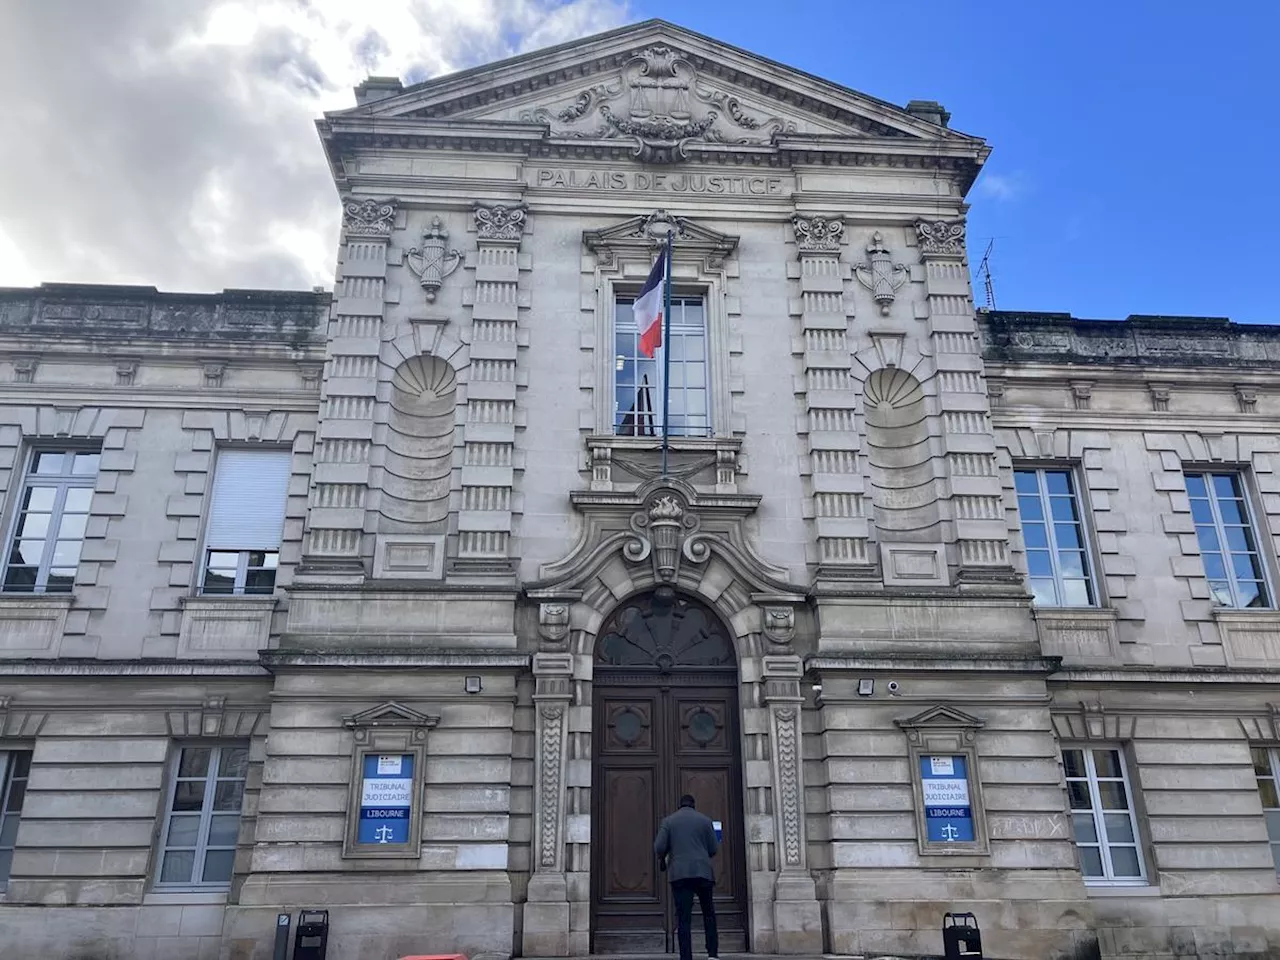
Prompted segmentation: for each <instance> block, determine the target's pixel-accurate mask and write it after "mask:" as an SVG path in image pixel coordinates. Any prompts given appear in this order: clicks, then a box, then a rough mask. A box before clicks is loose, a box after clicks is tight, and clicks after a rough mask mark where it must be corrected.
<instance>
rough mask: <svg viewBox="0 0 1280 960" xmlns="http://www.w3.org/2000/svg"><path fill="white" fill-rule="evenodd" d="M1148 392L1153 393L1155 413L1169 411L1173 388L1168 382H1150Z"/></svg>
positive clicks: (1152, 401)
mask: <svg viewBox="0 0 1280 960" xmlns="http://www.w3.org/2000/svg"><path fill="white" fill-rule="evenodd" d="M1147 392H1148V393H1150V394H1151V409H1152V411H1153V412H1155V413H1167V412H1168V411H1169V398H1170V397H1171V396H1172V395H1173V388H1172V387H1171V386H1170V385H1169V384H1167V383H1148V384H1147Z"/></svg>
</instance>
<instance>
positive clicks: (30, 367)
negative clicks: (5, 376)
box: [13, 357, 40, 383]
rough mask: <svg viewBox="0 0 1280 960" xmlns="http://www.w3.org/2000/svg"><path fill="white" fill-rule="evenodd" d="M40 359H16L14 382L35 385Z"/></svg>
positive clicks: (14, 360)
mask: <svg viewBox="0 0 1280 960" xmlns="http://www.w3.org/2000/svg"><path fill="white" fill-rule="evenodd" d="M39 366H40V358H39V357H14V358H13V380H14V382H15V383H35V380H36V369H37V368H38V367H39Z"/></svg>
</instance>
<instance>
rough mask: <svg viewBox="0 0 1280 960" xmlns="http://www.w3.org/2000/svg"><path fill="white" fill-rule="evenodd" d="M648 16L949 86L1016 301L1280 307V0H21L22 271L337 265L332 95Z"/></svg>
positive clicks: (833, 70) (248, 272)
mask: <svg viewBox="0 0 1280 960" xmlns="http://www.w3.org/2000/svg"><path fill="white" fill-rule="evenodd" d="M649 17H663V18H665V19H668V20H671V21H673V22H675V23H678V24H680V25H682V26H686V27H688V28H690V29H693V30H696V31H698V32H700V33H705V34H708V35H710V36H713V37H716V38H718V39H721V40H724V41H726V42H728V43H732V44H734V45H736V46H740V47H744V48H746V49H748V50H751V51H753V52H755V53H758V54H760V55H763V56H766V57H769V58H771V59H773V60H777V61H780V62H782V63H785V64H788V65H791V66H794V67H797V68H799V69H802V70H804V71H806V72H808V73H812V74H817V75H819V76H822V77H825V78H826V79H828V80H832V81H834V82H837V83H840V84H843V85H845V86H848V87H852V88H854V89H856V90H860V91H863V92H865V93H868V94H870V95H872V96H875V97H877V98H879V99H881V100H887V101H889V102H891V103H897V104H905V103H906V102H907V101H909V100H912V99H929V100H938V101H941V102H942V103H943V104H944V105H945V106H946V108H947V109H948V110H949V111H950V112H951V114H952V118H951V125H952V127H954V128H956V129H958V130H961V131H964V132H965V133H970V134H974V135H976V136H980V137H983V138H984V139H986V140H987V142H988V143H989V144H990V145H991V146H992V148H993V153H992V156H991V159H990V160H989V161H988V162H987V165H986V168H985V169H984V170H983V173H982V175H981V176H980V177H979V179H978V182H977V183H976V184H975V186H974V188H973V190H972V191H971V192H970V195H969V201H970V202H971V204H972V209H971V211H970V214H969V234H968V236H969V248H970V258H971V260H972V261H973V263H974V265H975V266H976V265H977V263H978V261H979V260H980V259H981V257H982V255H983V253H984V252H985V250H986V248H987V245H988V243H989V242H991V241H992V240H994V246H993V248H992V256H991V261H990V262H991V272H992V278H993V282H994V286H995V305H996V307H998V308H999V309H1002V310H1045V311H1063V312H1070V313H1073V314H1074V315H1076V316H1078V317H1096V318H1123V317H1125V316H1127V315H1129V314H1135V313H1140V314H1166V315H1189V316H1226V317H1230V318H1231V319H1233V320H1237V321H1241V322H1253V323H1280V314H1278V313H1277V311H1276V310H1275V309H1273V306H1272V304H1273V302H1274V300H1273V298H1272V297H1271V296H1270V295H1269V293H1267V292H1266V290H1265V284H1266V283H1267V282H1269V281H1266V280H1265V278H1266V277H1267V276H1276V275H1277V273H1278V271H1277V268H1276V266H1275V265H1274V264H1273V262H1272V260H1271V256H1272V252H1273V251H1272V249H1271V248H1272V247H1273V246H1274V245H1275V243H1276V240H1275V237H1274V236H1273V235H1272V234H1271V230H1272V229H1274V228H1275V227H1276V225H1277V224H1280V165H1278V164H1277V162H1276V160H1277V153H1280V127H1278V126H1277V115H1278V113H1280V80H1277V79H1276V77H1277V74H1276V72H1275V67H1276V64H1275V60H1276V58H1277V51H1276V49H1275V47H1274V44H1275V38H1276V37H1277V36H1280V3H1276V2H1274V0H1254V2H1246V0H1219V2H1216V3H1214V4H1203V3H1195V4H1193V3H1189V2H1184V0H1161V2H1154V0H1111V2H1108V3H1101V2H1097V0H1070V2H1068V0H1061V2H1056V3H1052V2H1027V0H1018V2H1013V0H982V2H980V3H957V2H956V0H917V2H893V0H877V2H865V0H792V2H790V3H778V2H776V0H770V2H764V0H697V2H696V3H694V2H690V0H682V2H677V0H358V2H357V0H181V2H178V0H111V2H110V3H87V2H83V0H7V2H0V132H2V134H3V140H0V145H2V148H0V286H4V285H9V286H25V285H32V284H37V283H40V282H45V281H59V282H83V283H90V282H92V283H136V284H147V285H154V286H157V287H159V288H160V289H164V290H190V291H205V290H218V289H222V288H224V287H233V288H235V287H239V288H245V287H248V288H255V287H261V288H277V289H306V288H309V287H312V286H316V285H322V286H331V285H332V282H333V263H334V256H335V253H336V247H337V230H338V221H339V216H338V214H339V207H338V200H337V195H336V193H335V190H334V187H333V183H332V181H331V179H330V176H329V172H328V168H327V166H326V164H325V160H324V155H323V152H322V150H321V148H320V145H319V142H318V139H317V136H316V132H315V124H314V121H315V119H316V118H317V117H319V116H320V114H321V113H322V112H323V111H325V110H335V109H342V108H345V107H349V106H352V105H354V96H353V94H352V90H351V88H352V87H353V86H354V85H355V84H356V83H358V82H359V81H360V80H361V79H363V78H364V77H365V76H367V75H370V74H373V75H394V76H400V77H402V78H404V79H405V80H406V82H417V81H420V80H423V79H427V78H429V77H432V76H437V75H440V74H443V73H447V72H451V71H453V70H457V69H462V68H465V67H469V66H474V65H477V64H480V63H484V62H486V61H490V60H494V59H498V58H501V57H504V56H509V55H511V54H514V53H520V52H524V51H527V50H532V49H536V48H538V47H542V46H547V45H550V44H554V43H559V42H562V41H565V40H570V39H574V38H576V37H581V36H586V35H589V34H591V33H595V32H598V31H600V30H605V29H609V28H611V27H615V26H619V25H621V24H624V23H629V22H634V21H637V20H643V19H647V18H649ZM1269 264H1270V266H1269ZM975 298H976V301H977V303H978V304H979V305H983V304H984V301H985V297H984V294H983V290H982V288H981V286H980V285H979V286H978V287H977V289H975Z"/></svg>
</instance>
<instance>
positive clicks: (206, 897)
mask: <svg viewBox="0 0 1280 960" xmlns="http://www.w3.org/2000/svg"><path fill="white" fill-rule="evenodd" d="M228 894H229V891H227V890H189V891H184V892H178V891H158V890H153V891H151V892H149V893H146V894H143V897H142V906H144V907H205V906H214V907H217V906H223V905H224V904H226V902H227V896H228Z"/></svg>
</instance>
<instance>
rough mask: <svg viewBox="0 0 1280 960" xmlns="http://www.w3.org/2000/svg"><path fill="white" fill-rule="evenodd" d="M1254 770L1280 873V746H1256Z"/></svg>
mask: <svg viewBox="0 0 1280 960" xmlns="http://www.w3.org/2000/svg"><path fill="white" fill-rule="evenodd" d="M1253 772H1254V773H1255V774H1257V777H1258V793H1259V794H1260V795H1261V797H1262V813H1263V816H1265V817H1266V818H1267V838H1268V839H1269V840H1270V841H1271V858H1272V859H1273V860H1275V862H1276V872H1277V873H1280V748H1276V747H1254V748H1253Z"/></svg>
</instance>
